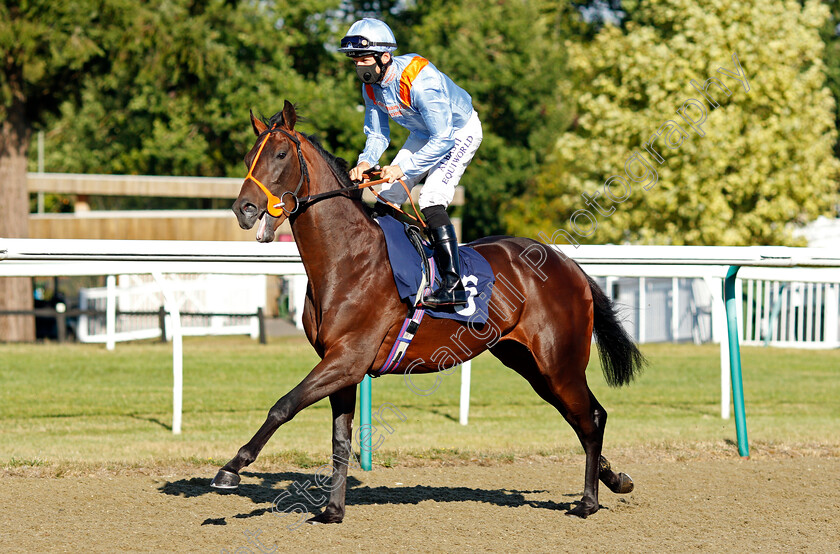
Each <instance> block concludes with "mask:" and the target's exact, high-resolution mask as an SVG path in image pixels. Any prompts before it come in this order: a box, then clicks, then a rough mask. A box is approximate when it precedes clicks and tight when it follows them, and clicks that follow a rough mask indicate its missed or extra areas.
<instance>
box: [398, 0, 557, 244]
mask: <svg viewBox="0 0 840 554" xmlns="http://www.w3.org/2000/svg"><path fill="white" fill-rule="evenodd" d="M558 6H567V4H566V3H565V2H562V3H560V4H559V5H558V3H557V2H546V1H540V2H527V1H524V0H517V1H514V2H494V3H483V2H468V1H464V0H458V1H443V0H435V1H431V2H418V3H417V7H416V8H414V9H412V10H409V11H407V12H405V13H403V14H400V17H399V20H398V21H396V22H395V25H394V26H395V29H394V31H395V33H396V34H397V36H398V37H399V40H400V49H399V52H400V53H409V52H417V53H418V54H421V55H423V56H424V57H426V58H428V59H429V60H430V61H431V62H432V63H434V64H435V65H436V66H437V67H438V68H439V69H440V70H442V71H443V72H444V73H446V74H447V75H449V76H450V77H451V78H452V79H453V80H454V81H455V82H456V83H458V84H459V85H460V86H461V87H463V88H464V89H465V90H467V92H469V93H470V95H471V96H472V98H473V104H474V106H475V108H476V110H477V111H478V114H479V116H480V117H481V121H482V126H483V130H484V142H483V143H482V145H481V147H480V148H479V150H478V153H477V154H476V158H475V160H474V161H473V163H472V166H471V167H470V168H469V169H468V170H467V172H466V173H465V175H464V178H463V179H462V181H461V182H462V184H463V185H464V191H465V193H466V197H467V204H466V206H465V210H464V211H465V213H464V224H465V230H466V231H467V233H466V234H467V237H468V238H476V237H479V236H484V235H489V234H498V233H500V232H501V231H503V230H504V227H503V224H502V221H501V217H500V214H502V213H503V212H504V211H505V210H507V209H508V203H509V201H510V199H511V198H513V197H515V196H518V195H520V194H521V193H522V192H523V191H524V190H525V187H526V184H527V182H528V180H529V179H530V178H531V177H532V176H533V175H534V173H535V169H536V168H537V167H538V164H539V163H540V161H541V160H542V157H543V156H542V153H543V152H545V151H547V149H548V147H549V146H550V145H551V143H552V142H553V140H554V138H555V136H556V133H557V132H558V131H559V130H561V129H563V128H565V121H566V115H567V113H566V111H567V108H566V106H568V105H569V101H568V99H567V97H566V96H565V95H563V94H562V93H561V94H558V83H559V82H560V81H561V79H563V78H564V77H565V71H564V68H565V52H564V49H563V42H562V37H561V36H560V33H561V31H562V30H563V28H562V27H561V26H560V25H559V24H558V14H559V12H560V11H562V8H561V7H558Z"/></svg>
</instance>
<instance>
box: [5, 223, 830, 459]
mask: <svg viewBox="0 0 840 554" xmlns="http://www.w3.org/2000/svg"><path fill="white" fill-rule="evenodd" d="M545 248H546V246H545V245H543V244H541V243H540V244H535V245H533V246H532V247H530V248H529V249H527V250H526V251H525V252H524V253H523V257H524V261H525V262H526V263H527V264H528V265H529V266H531V268H532V269H533V270H534V271H535V273H537V275H540V274H541V266H542V262H543V261H544V260H545V257H546V251H545ZM553 248H555V249H557V250H560V251H561V252H563V254H564V255H566V256H570V257H572V258H573V259H575V260H576V261H577V262H579V263H580V264H581V265H582V266H583V268H584V270H586V271H587V272H588V273H589V274H590V275H594V276H614V275H621V276H627V277H635V276H639V277H645V276H661V275H662V272H661V267H660V268H654V266H669V275H671V276H676V277H701V278H707V279H708V278H717V279H722V282H723V287H722V289H723V290H722V291H721V290H718V291H715V290H712V294H713V295H717V296H716V298H717V299H718V300H720V301H722V303H723V304H724V305H725V313H726V327H727V330H728V341H724V340H721V402H722V406H723V404H724V403H725V404H726V409H723V408H722V413H723V416H724V417H727V414H728V406H729V395H730V390H729V385H730V383H731V394H732V399H733V404H734V407H735V424H736V432H737V437H738V450H739V453H740V454H741V456H744V457H746V456H749V444H748V439H747V428H746V416H745V413H744V397H743V384H742V380H741V359H740V347H739V344H738V326H737V309H736V302H735V277H736V275H737V273H738V270H739V269H740V268H741V267H777V268H781V267H810V268H822V270H823V271H826V272H828V274H829V276H828V277H827V278H828V279H833V280H836V281H837V282H840V276H838V273H840V269H837V268H840V252H837V251H835V250H834V249H828V248H793V247H782V246H746V247H737V246H732V247H717V246H633V245H584V246H578V247H573V246H571V245H564V246H563V247H562V248H560V247H557V246H553ZM181 273H218V274H243V275H298V276H302V275H305V271H304V268H303V264H302V262H301V259H300V255H299V253H298V250H297V246H296V245H295V244H294V243H281V242H277V243H271V244H257V243H243V242H213V241H138V240H130V241H129V240H61V239H4V238H0V277H43V276H75V275H108V276H114V275H123V274H151V275H153V276H154V277H155V280H156V281H157V282H158V284H159V285H160V287H161V291H162V293H163V296H164V304H165V307H166V309H167V310H168V311H170V312H171V314H172V320H173V325H172V326H173V341H172V342H173V414H172V431H173V433H180V431H181V405H182V390H181V389H182V382H183V381H182V375H183V361H182V357H183V343H182V337H181V329H180V316H179V313H178V306H177V303H176V302H175V299H174V298H173V295H172V292H171V290H170V289H169V287H168V286H167V279H166V278H165V275H166V274H181ZM111 305H112V306H113V303H112V304H111ZM110 309H111V310H113V307H112V308H110ZM108 317H109V318H112V317H113V315H109V316H108ZM719 324H722V321H719ZM112 347H113V345H111V344H109V348H112ZM462 379H463V381H462V395H461V399H462V406H461V420H462V423H463V422H465V419H466V418H465V411H464V408H465V407H464V399H465V397H466V399H467V400H466V403H467V405H468V402H469V400H468V398H469V397H468V394H469V392H468V391H469V369H468V366H467V367H465V368H464V371H462ZM465 390H466V396H465V394H464V392H465ZM361 401H362V409H361V417H360V420H361V421H360V423H361V425H362V426H364V425H370V404H371V394H370V377H366V378H365V380H364V381H363V382H362V393H361ZM368 438H369V436H368ZM365 446H367V448H365ZM370 454H371V450H370V446H369V445H364V444H363V445H362V462H363V466H367V467H366V468H369V467H370Z"/></svg>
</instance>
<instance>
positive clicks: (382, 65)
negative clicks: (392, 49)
mask: <svg viewBox="0 0 840 554" xmlns="http://www.w3.org/2000/svg"><path fill="white" fill-rule="evenodd" d="M382 54H384V52H377V53H376V54H374V55H373V59H374V60H376V67H378V68H379V79H377V80H376V82H377V83H378V82H379V81H381V80H382V79H383V78H384V77H385V73H387V72H388V68H389V67H391V62H393V61H394V56H393V55H390V56H389V57H388V63H382Z"/></svg>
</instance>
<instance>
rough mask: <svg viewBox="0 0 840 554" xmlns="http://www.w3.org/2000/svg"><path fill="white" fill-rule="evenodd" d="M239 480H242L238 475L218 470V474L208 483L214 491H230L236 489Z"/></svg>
mask: <svg viewBox="0 0 840 554" xmlns="http://www.w3.org/2000/svg"><path fill="white" fill-rule="evenodd" d="M241 480H242V478H241V477H239V475H238V474H236V473H233V472H232V471H227V470H224V469H220V470H219V473H217V474H216V476H215V477H213V481H211V482H210V486H211V487H213V488H214V489H224V490H231V489H235V488H236V487H238V486H239V481H241Z"/></svg>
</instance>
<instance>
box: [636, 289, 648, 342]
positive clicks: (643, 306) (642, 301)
mask: <svg viewBox="0 0 840 554" xmlns="http://www.w3.org/2000/svg"><path fill="white" fill-rule="evenodd" d="M645 288H646V282H645V278H644V277H639V317H638V319H637V321H638V322H639V344H644V342H645V339H646V338H647V336H646V333H645V312H646V311H647V298H646V297H645V292H646V291H645Z"/></svg>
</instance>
